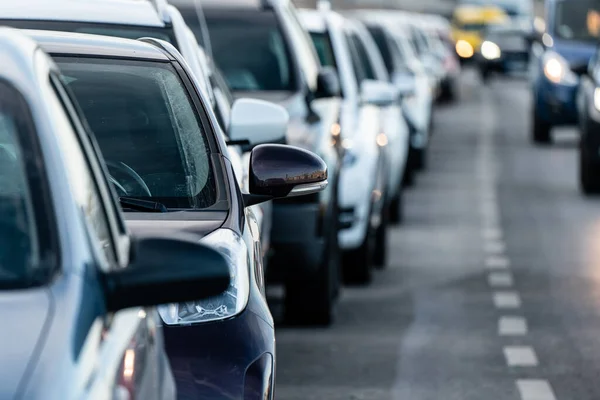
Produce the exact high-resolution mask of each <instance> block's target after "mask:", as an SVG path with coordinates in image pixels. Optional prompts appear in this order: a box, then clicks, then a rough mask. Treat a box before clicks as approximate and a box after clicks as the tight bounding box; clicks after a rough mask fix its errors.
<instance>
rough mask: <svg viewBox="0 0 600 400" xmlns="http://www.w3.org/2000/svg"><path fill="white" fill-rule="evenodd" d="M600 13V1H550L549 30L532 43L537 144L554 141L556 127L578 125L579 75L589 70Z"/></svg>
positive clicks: (533, 129)
mask: <svg viewBox="0 0 600 400" xmlns="http://www.w3.org/2000/svg"><path fill="white" fill-rule="evenodd" d="M599 13H600V2H598V1H596V0H580V1H574V2H566V1H564V0H547V1H546V16H547V18H546V32H545V33H544V34H543V36H542V37H541V39H540V38H538V39H537V40H536V41H535V42H534V43H533V44H532V67H531V69H532V74H531V79H532V82H531V85H532V91H533V96H532V99H533V107H532V111H531V114H532V115H531V139H532V141H533V142H534V143H537V144H546V143H550V142H551V140H552V136H551V130H552V127H554V126H564V125H575V124H577V107H576V93H577V88H578V85H579V76H580V75H581V74H583V73H585V72H586V71H587V66H588V63H589V61H590V58H591V57H592V54H593V53H594V51H595V48H596V44H597V40H598V37H599V36H600V35H599V32H598V26H599V24H598V19H599V15H600V14H599ZM594 19H595V21H596V23H592V22H593V21H594Z"/></svg>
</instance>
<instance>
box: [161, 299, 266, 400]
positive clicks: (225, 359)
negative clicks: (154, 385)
mask: <svg viewBox="0 0 600 400" xmlns="http://www.w3.org/2000/svg"><path fill="white" fill-rule="evenodd" d="M248 308H249V307H248ZM248 308H246V310H245V311H243V312H242V313H241V314H240V315H238V316H237V317H235V318H231V319H229V320H225V321H222V322H208V323H205V324H197V325H191V326H165V327H164V328H163V331H164V337H165V347H166V350H167V354H168V356H169V360H170V362H171V368H172V370H173V375H174V377H175V382H176V385H177V398H178V399H248V400H250V399H256V400H259V399H260V400H263V399H272V396H273V387H274V375H275V333H274V329H273V327H272V326H271V325H269V324H268V323H267V322H265V321H264V320H263V319H262V318H260V317H259V316H258V315H256V314H255V313H253V312H252V311H250V310H249V309H248Z"/></svg>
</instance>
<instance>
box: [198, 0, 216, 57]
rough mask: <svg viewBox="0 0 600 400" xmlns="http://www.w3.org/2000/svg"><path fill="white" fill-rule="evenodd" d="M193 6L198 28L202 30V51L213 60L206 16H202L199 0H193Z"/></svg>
mask: <svg viewBox="0 0 600 400" xmlns="http://www.w3.org/2000/svg"><path fill="white" fill-rule="evenodd" d="M194 6H195V9H196V16H197V17H198V22H199V23H200V30H201V31H202V41H203V42H204V51H205V52H206V54H208V57H209V58H210V60H211V62H214V58H213V52H212V44H211V42H210V33H209V32H208V24H207V23H206V17H205V16H204V10H203V9H202V5H201V4H200V0H194Z"/></svg>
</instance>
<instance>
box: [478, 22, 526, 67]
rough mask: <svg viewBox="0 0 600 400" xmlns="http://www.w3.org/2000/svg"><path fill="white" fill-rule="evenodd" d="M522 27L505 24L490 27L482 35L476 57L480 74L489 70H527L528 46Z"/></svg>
mask: <svg viewBox="0 0 600 400" xmlns="http://www.w3.org/2000/svg"><path fill="white" fill-rule="evenodd" d="M527 35H528V33H527V31H526V30H525V29H524V27H521V26H518V25H517V26H515V25H507V26H504V25H503V26H497V27H490V29H488V30H486V32H485V34H484V35H483V44H482V47H481V51H480V52H479V53H478V54H477V56H476V59H477V63H478V66H479V68H480V70H481V73H482V76H483V77H484V78H486V77H487V76H488V75H489V74H490V73H491V72H495V73H499V74H514V73H520V72H527V71H529V55H530V46H529V42H528V40H527Z"/></svg>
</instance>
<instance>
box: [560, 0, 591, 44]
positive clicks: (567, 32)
mask: <svg viewBox="0 0 600 400" xmlns="http://www.w3.org/2000/svg"><path fill="white" fill-rule="evenodd" d="M554 31H555V35H556V36H557V37H559V38H561V39H565V40H582V41H597V40H598V38H599V37H600V0H579V1H568V2H567V1H557V2H556V16H555V28H554Z"/></svg>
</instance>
